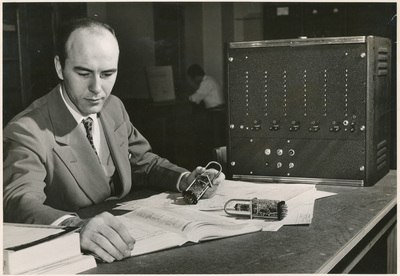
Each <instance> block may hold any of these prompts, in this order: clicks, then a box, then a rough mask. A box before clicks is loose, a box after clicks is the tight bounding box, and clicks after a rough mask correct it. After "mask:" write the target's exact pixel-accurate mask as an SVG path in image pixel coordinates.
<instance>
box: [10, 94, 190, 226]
mask: <svg viewBox="0 0 400 276" xmlns="http://www.w3.org/2000/svg"><path fill="white" fill-rule="evenodd" d="M59 91H60V87H59V86H57V87H56V88H54V89H53V90H52V91H51V92H50V93H49V94H47V95H46V96H44V97H42V98H40V99H38V100H36V101H35V102H34V103H32V104H31V105H30V106H29V107H28V108H27V109H26V110H24V111H23V112H21V113H20V114H19V115H17V116H16V117H15V118H14V119H13V120H12V121H11V122H10V123H9V124H8V125H7V126H6V128H5V129H4V132H3V187H4V194H3V207H4V208H3V209H4V221H7V222H22V223H37V224H50V223H52V222H53V221H55V220H56V219H57V218H59V217H61V216H63V215H66V214H70V213H71V212H75V211H77V210H78V209H81V208H84V207H87V206H91V205H93V204H97V203H100V202H103V201H104V200H107V199H111V198H112V197H111V189H110V186H109V183H108V179H107V178H106V177H105V174H104V172H103V169H102V167H101V165H100V163H99V162H98V160H97V156H96V154H95V153H94V151H93V150H92V148H91V147H90V145H89V142H88V140H87V139H86V137H85V135H84V134H83V133H82V131H81V130H80V129H79V127H78V124H77V122H76V121H75V119H74V118H73V116H72V114H71V113H70V112H69V111H68V109H67V107H66V106H65V104H64V102H63V100H62V98H61V95H60V93H59ZM99 118H100V122H101V124H102V127H103V130H104V134H105V137H106V140H107V142H108V146H109V148H110V152H111V156H112V158H113V161H114V165H115V167H116V172H117V173H118V175H119V178H120V180H121V181H120V182H121V185H122V191H121V193H120V194H119V195H117V198H122V197H123V196H125V195H126V194H127V193H129V191H130V190H131V188H132V186H133V185H134V186H139V187H142V186H146V187H150V188H160V189H164V190H165V189H168V190H176V183H177V180H178V178H179V176H180V175H181V173H183V172H186V170H185V169H183V168H180V167H178V166H176V165H173V164H171V163H170V162H169V161H168V160H166V159H163V158H161V157H159V156H157V155H155V154H153V153H152V152H151V147H150V145H149V143H148V142H147V140H146V139H145V138H144V137H143V136H142V135H141V134H140V133H139V132H138V131H137V129H135V128H134V127H133V125H132V124H131V122H130V120H129V117H128V114H127V112H126V110H125V108H124V106H123V104H122V102H121V101H120V100H119V99H118V98H117V97H115V96H113V95H110V96H109V98H108V99H107V101H106V103H105V104H104V107H103V110H102V111H101V112H100V113H99Z"/></svg>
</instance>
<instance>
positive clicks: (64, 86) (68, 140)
mask: <svg viewBox="0 0 400 276" xmlns="http://www.w3.org/2000/svg"><path fill="white" fill-rule="evenodd" d="M58 41H59V44H60V45H59V47H58V53H57V55H56V56H55V58H54V64H55V69H56V72H57V75H58V77H59V78H60V80H61V83H60V84H59V85H58V86H57V87H55V88H54V89H53V90H52V91H51V92H50V93H49V94H47V95H46V96H44V97H42V98H40V99H38V100H36V101H35V102H33V103H32V104H31V105H30V106H29V107H28V108H27V109H26V110H24V111H23V112H21V113H20V114H18V115H17V116H16V117H15V118H14V119H13V120H12V121H11V122H10V123H9V124H8V125H7V127H6V128H5V129H4V132H3V136H4V138H3V147H4V148H3V155H4V156H3V161H4V162H3V186H4V193H3V206H4V220H5V221H6V222H18V223H35V224H53V225H69V226H81V231H80V236H81V238H80V239H81V248H82V249H83V250H85V251H91V252H93V253H95V254H97V255H98V256H99V257H100V258H102V259H103V260H104V261H107V262H112V261H114V260H115V259H117V260H121V259H123V258H125V257H128V256H130V252H131V250H132V249H134V243H135V241H134V239H133V238H132V237H131V236H130V235H129V233H128V230H127V229H126V227H125V226H124V225H123V224H122V223H120V222H119V221H118V219H117V218H115V217H114V216H112V215H111V214H110V213H107V212H105V213H102V214H100V215H97V216H95V217H93V218H91V219H87V220H83V219H81V218H79V217H78V216H77V214H76V213H75V212H76V211H77V210H79V209H81V208H85V207H88V206H92V205H95V204H98V203H100V202H103V201H105V200H109V199H119V198H122V197H124V196H125V195H127V194H128V193H129V192H130V190H131V189H132V186H138V187H140V186H143V187H144V186H146V187H150V188H159V189H164V190H165V189H168V190H172V191H177V192H178V191H182V190H184V189H186V188H187V187H188V185H189V184H190V183H191V181H193V180H194V179H195V177H196V176H197V175H198V174H201V173H203V172H204V171H205V169H204V168H202V167H197V168H196V169H195V170H194V171H193V172H191V173H190V172H188V171H187V170H186V169H183V168H180V167H178V166H176V165H174V164H171V163H170V162H169V161H168V160H166V159H163V158H161V157H159V156H157V155H156V154H154V153H152V152H151V147H150V145H149V143H148V142H147V140H146V139H145V138H144V137H143V136H142V135H141V134H140V133H139V132H138V130H137V129H136V128H135V127H134V126H133V125H132V124H131V122H130V120H129V117H128V114H127V112H126V110H125V108H124V106H123V104H122V102H121V101H120V100H119V99H118V98H117V97H115V96H114V95H111V91H112V88H113V86H114V83H115V80H116V76H117V70H118V58H119V47H118V42H117V39H116V37H115V34H114V31H113V30H112V29H111V28H110V27H109V26H108V25H106V24H103V23H100V22H98V21H95V20H92V19H80V20H75V21H74V22H72V23H71V24H68V25H66V26H65V27H64V28H63V29H62V31H61V32H60V35H59V37H58ZM210 173H211V174H212V175H216V173H217V172H216V171H215V170H210ZM223 179H224V175H223V174H220V176H218V177H217V178H216V179H215V180H214V184H216V185H214V186H213V188H212V189H209V190H210V191H209V193H212V192H215V187H217V186H218V184H219V183H220V182H221V181H222V180H223ZM208 196H210V194H209V195H208Z"/></svg>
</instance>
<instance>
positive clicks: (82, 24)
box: [56, 17, 116, 68]
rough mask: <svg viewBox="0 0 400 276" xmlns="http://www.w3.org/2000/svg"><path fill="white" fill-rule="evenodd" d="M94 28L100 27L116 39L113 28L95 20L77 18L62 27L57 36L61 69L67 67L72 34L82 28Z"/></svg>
mask: <svg viewBox="0 0 400 276" xmlns="http://www.w3.org/2000/svg"><path fill="white" fill-rule="evenodd" d="M94 27H100V28H103V29H105V30H108V31H109V32H110V33H111V34H112V35H113V36H114V37H115V38H116V36H115V31H114V29H113V28H112V27H110V26H109V25H108V24H106V23H103V22H100V21H98V20H96V19H94V18H89V17H84V18H75V19H72V20H70V21H68V22H66V23H64V24H62V25H61V26H60V28H59V30H58V34H57V47H56V55H58V57H59V58H60V63H61V67H63V68H64V65H65V59H66V58H67V41H68V38H69V37H70V35H71V33H72V32H73V31H75V30H77V29H80V28H94Z"/></svg>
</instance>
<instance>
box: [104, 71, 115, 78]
mask: <svg viewBox="0 0 400 276" xmlns="http://www.w3.org/2000/svg"><path fill="white" fill-rule="evenodd" d="M113 74H114V73H113V72H112V73H102V74H101V76H102V77H103V78H109V77H111V76H112V75H113Z"/></svg>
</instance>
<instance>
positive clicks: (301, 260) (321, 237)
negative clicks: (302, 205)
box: [81, 171, 397, 274]
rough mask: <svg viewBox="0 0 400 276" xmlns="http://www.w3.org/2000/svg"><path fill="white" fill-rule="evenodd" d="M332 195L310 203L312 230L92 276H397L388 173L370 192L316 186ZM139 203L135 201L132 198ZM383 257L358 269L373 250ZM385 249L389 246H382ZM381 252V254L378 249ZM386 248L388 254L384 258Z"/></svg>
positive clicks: (180, 253) (235, 240) (128, 264)
mask: <svg viewBox="0 0 400 276" xmlns="http://www.w3.org/2000/svg"><path fill="white" fill-rule="evenodd" d="M317 189H318V190H322V191H329V192H335V193H337V195H335V196H331V197H327V198H322V199H318V200H316V202H315V207H314V217H313V220H312V224H311V225H298V226H284V227H282V228H281V229H280V230H279V231H277V232H258V233H253V234H247V235H243V236H238V237H231V238H225V239H220V240H214V241H208V242H203V243H200V244H196V245H189V246H183V247H180V248H173V249H169V250H165V251H161V252H156V253H152V254H148V255H143V256H137V257H133V258H129V259H126V260H124V261H121V262H115V263H112V264H98V267H97V268H94V269H91V270H89V271H87V272H85V273H87V274H89V273H93V274H119V273H121V274H149V273H151V274H158V273H160V274H170V273H178V274H193V273H204V274H210V273H211V274H217V273H224V274H225V273H229V274H231V273H328V272H333V273H348V272H349V271H351V269H353V267H356V269H357V270H356V272H358V273H384V272H385V271H384V272H382V271H381V272H379V271H378V272H376V271H372V270H371V269H373V270H376V269H377V270H379V268H378V267H376V265H378V266H382V264H383V267H384V268H385V267H386V265H387V264H386V259H388V260H389V267H390V269H391V270H392V271H389V272H391V273H396V224H397V212H396V207H397V199H396V198H397V192H396V172H395V171H391V172H390V173H389V174H388V175H387V176H385V177H384V178H383V179H382V180H381V181H379V182H378V183H377V184H375V185H374V186H372V187H341V186H322V185H321V186H317ZM135 196H136V197H138V196H139V195H138V194H137V195H135ZM114 204H115V202H108V203H106V204H104V205H103V206H101V208H100V209H99V208H97V209H95V208H89V209H86V210H84V211H83V212H82V213H81V215H82V216H84V215H87V216H91V215H93V214H95V213H98V212H101V211H103V210H110V208H111V207H112V206H113V205H114ZM374 244H375V245H379V244H383V246H380V247H381V250H380V251H382V250H383V254H382V252H380V254H379V255H375V256H373V258H372V259H373V260H375V261H377V262H376V265H375V264H373V263H371V262H370V261H369V260H367V263H368V264H369V266H368V267H367V268H366V269H367V271H362V269H363V268H362V267H357V266H356V265H357V263H358V262H359V261H360V260H361V258H362V257H363V256H364V255H365V256H366V257H367V259H368V251H370V249H371V248H372V247H373V245H374ZM387 245H389V246H387ZM382 247H383V249H382ZM386 248H388V251H389V252H388V253H386V252H387V251H386Z"/></svg>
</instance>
